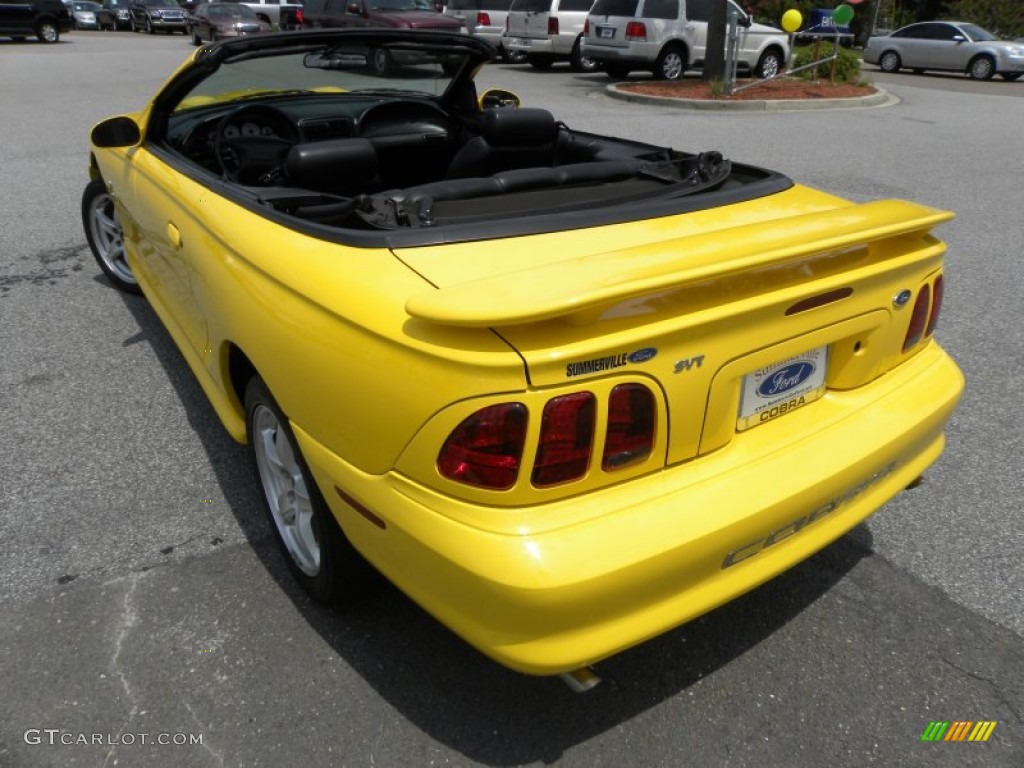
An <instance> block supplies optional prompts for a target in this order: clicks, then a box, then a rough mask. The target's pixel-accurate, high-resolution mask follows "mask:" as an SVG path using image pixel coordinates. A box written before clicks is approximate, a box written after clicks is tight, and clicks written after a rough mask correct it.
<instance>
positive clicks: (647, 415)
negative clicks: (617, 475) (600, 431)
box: [601, 384, 655, 472]
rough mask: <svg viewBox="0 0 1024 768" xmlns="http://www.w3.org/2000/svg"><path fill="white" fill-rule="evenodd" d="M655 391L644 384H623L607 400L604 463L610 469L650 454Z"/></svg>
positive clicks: (639, 459)
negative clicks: (652, 391)
mask: <svg viewBox="0 0 1024 768" xmlns="http://www.w3.org/2000/svg"><path fill="white" fill-rule="evenodd" d="M654 410H655V405H654V395H653V394H651V391H650V390H649V389H647V387H645V386H643V385H642V384H620V385H619V386H617V387H615V389H613V390H612V394H611V397H610V398H609V400H608V433H607V435H606V436H605V440H604V456H603V457H602V458H601V467H602V468H603V469H604V470H605V471H606V472H609V471H611V470H615V469H619V468H621V467H625V466H626V465H628V464H632V463H633V462H636V461H643V460H644V459H646V458H647V457H648V456H650V455H651V449H652V448H653V446H654Z"/></svg>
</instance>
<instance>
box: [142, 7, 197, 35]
mask: <svg viewBox="0 0 1024 768" xmlns="http://www.w3.org/2000/svg"><path fill="white" fill-rule="evenodd" d="M131 12H132V21H131V24H132V31H133V32H138V31H140V30H145V31H146V32H148V33H149V34H151V35H152V34H153V33H154V32H158V31H159V32H168V33H174V32H181V34H183V35H185V34H188V13H187V12H186V11H185V9H184V8H182V7H181V6H180V5H178V4H177V3H176V2H174V0H131Z"/></svg>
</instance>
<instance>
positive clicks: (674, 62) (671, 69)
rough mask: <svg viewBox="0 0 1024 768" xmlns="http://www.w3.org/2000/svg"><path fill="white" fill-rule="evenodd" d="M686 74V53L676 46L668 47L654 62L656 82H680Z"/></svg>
mask: <svg viewBox="0 0 1024 768" xmlns="http://www.w3.org/2000/svg"><path fill="white" fill-rule="evenodd" d="M684 72H686V52H685V51H684V50H683V49H682V48H680V47H678V46H675V45H669V46H666V47H665V48H664V49H663V50H662V52H661V53H660V54H659V55H658V60H657V61H656V62H654V78H655V79H656V80H680V79H682V77H683V73H684Z"/></svg>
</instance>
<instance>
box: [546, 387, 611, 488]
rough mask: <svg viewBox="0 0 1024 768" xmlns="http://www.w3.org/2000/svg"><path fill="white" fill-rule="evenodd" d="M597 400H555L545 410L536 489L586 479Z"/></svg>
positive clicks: (583, 395)
mask: <svg viewBox="0 0 1024 768" xmlns="http://www.w3.org/2000/svg"><path fill="white" fill-rule="evenodd" d="M595 402H596V401H595V398H594V396H593V395H592V394H591V393H590V392H576V393H575V394H572V395H565V396H563V397H556V398H553V399H551V400H549V401H548V402H547V404H546V405H545V406H544V415H543V416H542V417H541V426H540V442H539V444H538V445H537V459H536V461H535V462H534V466H533V484H534V485H535V486H546V485H555V484H556V483H564V482H566V481H568V480H576V479H577V478H580V477H583V475H585V474H586V472H587V467H588V466H589V465H590V453H591V451H592V449H593V442H594V414H595V411H596V409H595Z"/></svg>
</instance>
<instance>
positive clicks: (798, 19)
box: [782, 8, 804, 32]
mask: <svg viewBox="0 0 1024 768" xmlns="http://www.w3.org/2000/svg"><path fill="white" fill-rule="evenodd" d="M803 23H804V17H803V16H802V15H801V14H800V11H798V10H797V9H796V8H790V9H789V10H788V11H786V12H785V13H784V14H782V28H783V29H784V30H786V31H787V32H796V31H797V30H798V29H800V26H801V25H802V24H803Z"/></svg>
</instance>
